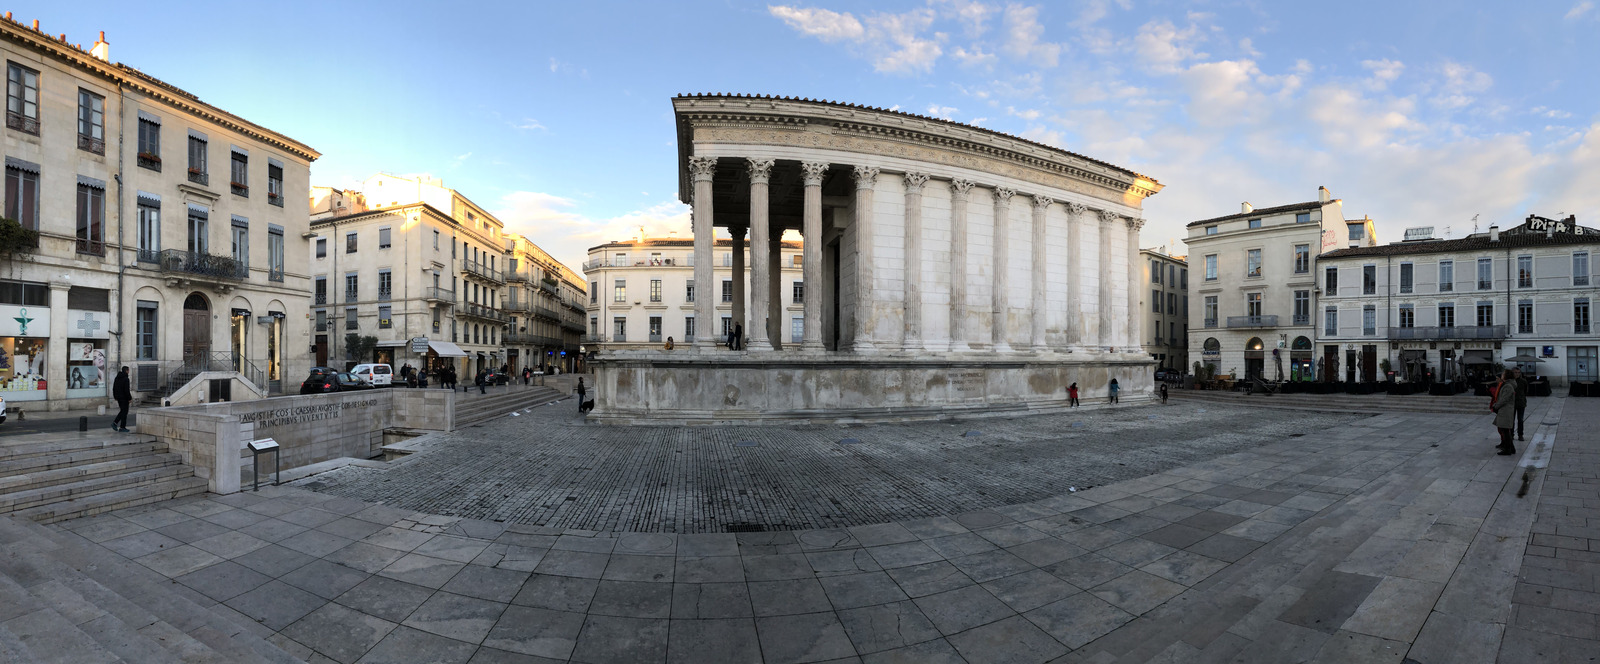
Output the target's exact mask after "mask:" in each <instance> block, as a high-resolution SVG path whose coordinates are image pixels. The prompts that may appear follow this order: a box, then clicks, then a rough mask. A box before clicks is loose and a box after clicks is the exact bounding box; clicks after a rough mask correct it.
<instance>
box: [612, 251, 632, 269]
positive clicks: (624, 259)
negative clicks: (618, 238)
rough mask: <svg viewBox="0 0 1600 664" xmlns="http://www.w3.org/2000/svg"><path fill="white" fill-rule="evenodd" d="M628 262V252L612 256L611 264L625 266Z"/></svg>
mask: <svg viewBox="0 0 1600 664" xmlns="http://www.w3.org/2000/svg"><path fill="white" fill-rule="evenodd" d="M627 264H628V255H627V254H617V255H616V256H613V257H612V260H611V266H612V267H623V266H625V265H627Z"/></svg>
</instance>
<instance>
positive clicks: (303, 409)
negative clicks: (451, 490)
mask: <svg viewBox="0 0 1600 664" xmlns="http://www.w3.org/2000/svg"><path fill="white" fill-rule="evenodd" d="M455 396H456V393H455V392H454V391H453V390H420V389H402V388H394V389H383V390H364V391H360V392H342V393H338V394H308V395H305V396H292V397H277V398H272V399H258V400H254V401H235V402H226V403H213V404H202V405H197V406H173V407H170V408H152V409H149V410H143V411H140V412H139V432H140V433H144V434H150V435H154V436H155V437H156V439H157V440H159V441H161V442H164V443H166V444H167V445H168V447H169V448H170V449H171V450H172V451H173V452H179V453H181V454H183V461H184V463H186V464H189V465H192V466H194V468H195V475H196V476H199V477H204V478H206V479H207V480H209V481H210V483H211V486H210V489H211V491H212V492H213V493H233V492H235V491H238V490H239V467H240V466H239V464H240V463H241V461H240V459H241V458H245V459H248V453H243V452H241V451H240V449H241V447H242V446H243V444H244V443H245V442H248V441H251V440H258V439H261V438H272V439H274V440H277V441H278V444H279V445H280V446H281V448H280V452H279V453H280V454H282V455H283V458H282V464H283V466H282V467H283V469H284V470H289V469H292V468H298V467H300V466H307V465H310V464H313V463H318V462H322V461H327V460H329V459H337V458H340V457H353V458H357V459H368V458H371V457H374V456H377V455H378V454H380V453H381V452H380V448H381V447H382V445H383V431H384V429H388V428H394V427H400V428H407V429H421V430H434V431H449V430H450V429H451V428H453V427H454V420H455ZM246 462H247V461H246ZM262 462H263V463H269V459H262Z"/></svg>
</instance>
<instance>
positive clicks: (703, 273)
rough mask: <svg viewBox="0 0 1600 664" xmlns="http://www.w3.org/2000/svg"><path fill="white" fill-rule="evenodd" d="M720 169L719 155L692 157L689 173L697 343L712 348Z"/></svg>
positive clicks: (704, 347)
mask: <svg viewBox="0 0 1600 664" xmlns="http://www.w3.org/2000/svg"><path fill="white" fill-rule="evenodd" d="M716 172H717V158H716V157H690V158H689V173H690V174H691V175H692V176H693V177H694V221H693V224H694V283H695V291H697V292H696V293H695V300H694V319H695V322H694V346H695V348H698V349H701V350H711V349H713V348H715V347H716V345H717V333H716V329H717V328H716V326H715V325H713V323H712V321H713V320H715V318H716V315H717V309H716V301H717V295H716V292H717V289H716V288H715V287H713V285H712V283H711V282H712V280H713V279H714V278H715V277H714V276H713V274H714V273H713V272H712V271H711V261H712V258H711V242H712V239H713V237H714V236H715V233H716V229H715V228H714V227H713V226H712V225H711V215H712V210H711V178H712V176H714V175H715V174H716Z"/></svg>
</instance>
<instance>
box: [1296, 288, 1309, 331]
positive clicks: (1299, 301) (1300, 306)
mask: <svg viewBox="0 0 1600 664" xmlns="http://www.w3.org/2000/svg"><path fill="white" fill-rule="evenodd" d="M1294 324H1295V325H1310V324H1311V291H1308V290H1297V291H1295V292H1294Z"/></svg>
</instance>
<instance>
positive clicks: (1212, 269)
mask: <svg viewBox="0 0 1600 664" xmlns="http://www.w3.org/2000/svg"><path fill="white" fill-rule="evenodd" d="M1216 280H1217V255H1216V254H1208V255H1207V256H1206V281H1216Z"/></svg>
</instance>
